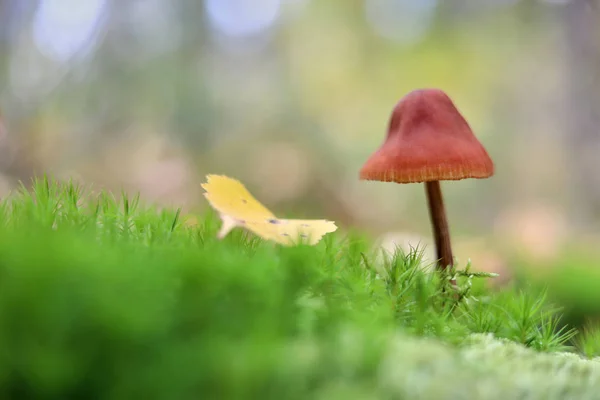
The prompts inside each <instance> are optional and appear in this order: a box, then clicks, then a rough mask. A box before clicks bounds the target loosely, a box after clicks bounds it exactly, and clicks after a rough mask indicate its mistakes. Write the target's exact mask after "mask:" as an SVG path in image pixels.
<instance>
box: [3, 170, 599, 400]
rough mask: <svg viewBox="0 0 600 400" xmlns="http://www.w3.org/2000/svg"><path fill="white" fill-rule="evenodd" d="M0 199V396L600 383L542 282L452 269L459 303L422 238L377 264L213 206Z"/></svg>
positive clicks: (338, 245)
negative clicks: (264, 236)
mask: <svg viewBox="0 0 600 400" xmlns="http://www.w3.org/2000/svg"><path fill="white" fill-rule="evenodd" d="M0 214H1V215H2V223H0V398H11V399H12V398H19V399H27V398H36V399H40V398H57V399H58V398H60V399H64V398H98V399H100V398H102V399H105V398H106V399H131V398H147V399H187V398H190V399H192V398H193V399H196V398H255V397H256V398H277V399H279V398H299V399H305V398H327V399H331V398H334V399H335V398H340V399H342V398H343V399H352V398H357V399H358V398H360V399H364V398H409V399H419V398H440V399H444V398H448V399H461V398H465V399H467V398H477V399H487V398H489V399H495V398H498V399H505V398H540V399H542V398H544V399H547V398H553V396H555V397H554V398H566V397H565V396H567V397H568V396H570V395H574V396H575V395H577V396H575V397H577V398H593V397H585V396H586V395H587V394H594V393H598V392H599V389H600V383H599V382H598V373H599V372H598V362H597V361H588V360H584V359H581V358H580V357H579V356H577V355H575V354H566V353H560V351H564V350H565V349H567V348H566V347H565V345H566V344H567V342H568V340H569V338H570V337H571V336H572V335H573V334H574V332H569V331H568V330H562V331H559V330H558V329H557V324H556V321H557V318H558V315H559V314H558V313H557V312H558V310H557V309H555V308H553V307H552V306H551V304H549V303H548V301H547V300H546V297H545V296H543V293H542V294H540V293H539V292H535V291H520V292H516V291H507V292H505V293H498V294H494V293H486V292H485V291H481V290H480V291H478V292H477V293H475V292H471V291H470V290H469V287H470V286H469V282H470V280H469V279H470V278H468V277H461V278H460V279H459V281H460V282H461V285H462V286H461V298H462V299H461V300H460V302H457V301H456V299H455V297H454V296H452V295H449V293H448V287H447V285H446V284H443V282H446V280H447V277H440V276H438V275H437V274H430V273H428V272H425V271H423V270H422V269H421V265H420V262H419V257H418V254H417V253H411V254H407V255H403V254H397V255H396V256H395V257H393V258H390V259H386V260H384V262H383V264H381V265H374V263H375V261H374V260H376V259H377V258H376V257H374V255H373V254H371V252H370V250H369V249H370V248H371V245H370V243H369V242H368V241H366V240H364V239H362V238H360V237H359V236H357V235H348V236H344V235H343V234H341V233H339V234H336V235H330V236H328V237H327V238H326V239H325V240H324V241H323V242H321V243H320V244H319V245H318V246H315V247H306V246H299V247H293V248H282V247H279V246H276V245H273V244H271V243H265V242H262V241H260V240H257V239H255V238H253V237H252V236H250V235H249V234H245V233H244V232H242V231H235V232H233V233H232V234H231V235H230V236H228V237H227V238H226V239H225V240H223V241H218V240H216V239H215V233H216V229H217V228H218V226H217V225H218V224H217V221H216V220H215V218H214V216H213V215H207V216H206V217H205V218H204V219H201V223H200V224H199V225H198V226H196V227H188V226H186V225H185V224H183V223H182V221H181V216H180V215H179V213H178V212H177V211H170V210H166V211H158V210H156V209H154V208H152V207H144V206H143V205H141V204H140V203H139V202H138V201H137V200H136V199H128V198H126V197H123V196H122V197H119V198H115V197H112V196H110V195H108V194H103V193H102V194H99V195H95V196H91V195H89V194H85V196H84V193H83V192H82V191H81V190H80V189H79V188H77V187H75V186H73V185H69V184H66V185H58V184H56V183H55V182H52V181H49V180H46V179H44V180H40V181H38V182H36V184H35V186H34V190H32V191H25V190H22V191H21V192H19V193H16V194H15V195H13V196H11V197H9V198H8V199H5V200H4V201H3V202H2V203H1V204H0ZM377 271H379V272H377ZM442 289H445V290H442ZM490 332H491V333H493V334H494V335H495V336H496V337H498V338H506V339H502V340H500V339H493V338H492V337H490V336H486V334H487V333H490ZM478 333H481V334H483V335H478ZM588 336H589V337H590V338H592V337H596V336H597V335H596V336H594V335H590V334H589V333H588ZM465 338H467V339H466V340H465ZM508 339H510V341H509V340H508ZM583 340H584V341H585V339H583ZM590 340H592V339H590ZM588 347H589V346H588ZM555 376H556V377H558V378H555ZM549 377H552V379H549ZM551 394H552V395H551ZM559 395H560V396H563V397H560V396H559ZM556 396H558V397H556Z"/></svg>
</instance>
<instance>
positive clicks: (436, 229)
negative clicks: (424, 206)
mask: <svg viewBox="0 0 600 400" xmlns="http://www.w3.org/2000/svg"><path fill="white" fill-rule="evenodd" d="M425 190H426V193H427V201H428V202H429V216H430V218H431V224H432V226H433V236H434V238H435V248H436V251H437V260H438V268H439V269H440V270H444V269H446V268H448V266H450V265H454V258H453V257H452V246H451V244H450V229H449V228H448V220H447V219H446V210H445V208H444V198H443V197H442V189H441V188H440V182H439V181H431V182H425ZM451 283H452V285H455V284H456V281H454V280H453V281H452V282H451Z"/></svg>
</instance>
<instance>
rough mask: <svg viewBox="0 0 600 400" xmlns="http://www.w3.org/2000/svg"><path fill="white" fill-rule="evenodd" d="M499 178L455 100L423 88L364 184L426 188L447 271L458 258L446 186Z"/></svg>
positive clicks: (402, 108)
mask: <svg viewBox="0 0 600 400" xmlns="http://www.w3.org/2000/svg"><path fill="white" fill-rule="evenodd" d="M493 174H494V163H493V162H492V160H491V159H490V157H489V155H488V153H487V152H486V150H485V148H484V147H483V146H482V145H481V143H479V141H478V140H477V138H476V137H475V135H474V134H473V131H472V130H471V128H470V126H469V124H468V123H467V121H466V120H465V119H464V117H463V116H462V115H461V114H460V112H459V111H458V110H457V108H456V106H455V105H454V103H453V102H452V100H451V99H450V97H448V95H446V93H444V92H443V91H441V90H439V89H419V90H415V91H413V92H411V93H409V94H407V95H406V96H405V97H404V98H403V99H401V100H400V102H398V104H396V107H395V108H394V110H393V112H392V117H391V119H390V123H389V127H388V133H387V137H386V139H385V142H384V143H383V145H382V146H381V147H380V148H379V149H378V150H377V151H376V152H375V153H374V154H373V155H372V156H371V157H370V158H369V159H368V160H367V162H366V163H365V165H364V166H363V167H362V169H361V170H360V179H361V180H372V181H381V182H396V183H416V182H424V183H425V192H426V195H427V200H428V203H429V216H430V218H431V223H432V226H433V235H434V239H435V246H436V255H437V260H438V261H437V266H438V268H439V269H440V270H444V269H446V268H448V267H449V266H451V265H454V259H453V256H452V247H451V244H450V230H449V228H448V221H447V219H446V211H445V209H444V200H443V197H442V191H441V188H440V181H442V180H460V179H466V178H478V179H482V178H488V177H490V176H492V175H493ZM452 283H453V284H454V282H452Z"/></svg>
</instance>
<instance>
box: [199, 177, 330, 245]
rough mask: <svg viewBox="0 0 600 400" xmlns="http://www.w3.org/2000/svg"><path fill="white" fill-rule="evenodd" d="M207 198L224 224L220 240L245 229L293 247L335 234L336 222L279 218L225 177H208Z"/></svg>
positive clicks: (314, 242) (313, 242) (266, 238)
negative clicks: (232, 232)
mask: <svg viewBox="0 0 600 400" xmlns="http://www.w3.org/2000/svg"><path fill="white" fill-rule="evenodd" d="M202 188H203V189H204V190H206V193H204V196H205V197H206V199H207V200H208V202H209V203H210V205H211V206H212V207H213V208H214V209H215V210H217V212H218V213H219V215H220V216H221V220H222V221H223V225H222V226H221V230H220V231H219V233H218V237H219V238H223V237H225V236H226V235H227V234H228V233H229V232H230V231H231V230H232V229H233V228H235V227H242V228H245V229H247V230H249V231H251V232H253V233H255V234H256V235H258V236H260V237H262V238H263V239H265V240H271V241H273V242H276V243H279V244H282V245H286V246H292V245H295V244H299V243H305V244H310V245H315V244H317V243H318V242H319V241H320V240H321V238H322V237H323V236H324V235H326V234H327V233H331V232H335V230H336V229H337V226H336V225H335V223H334V222H331V221H326V220H301V219H279V218H277V217H276V216H275V215H274V214H273V213H272V212H271V211H269V210H268V209H267V208H266V207H265V206H263V205H262V204H261V203H260V202H259V201H258V200H256V199H255V198H254V196H252V194H250V192H249V191H248V190H247V189H246V188H245V187H244V185H243V184H242V183H241V182H240V181H238V180H236V179H232V178H229V177H227V176H222V175H208V176H207V183H204V184H202Z"/></svg>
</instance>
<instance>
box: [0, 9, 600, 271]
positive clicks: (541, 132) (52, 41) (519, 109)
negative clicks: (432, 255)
mask: <svg viewBox="0 0 600 400" xmlns="http://www.w3.org/2000/svg"><path fill="white" fill-rule="evenodd" d="M421 87H439V88H441V89H443V90H445V91H446V92H447V93H448V94H449V95H450V96H451V97H452V98H453V99H454V101H455V103H456V105H457V106H458V108H459V109H460V110H461V112H462V113H463V114H464V115H465V117H466V118H467V120H468V121H469V122H470V123H471V125H472V127H473V129H474V131H475V133H476V135H477V136H478V138H479V139H480V140H481V141H482V143H483V144H484V145H485V146H486V148H487V149H488V151H489V153H490V155H491V156H492V158H493V160H494V161H495V164H496V171H497V172H496V175H495V176H494V177H492V178H491V179H488V180H465V181H460V182H447V183H445V184H444V185H443V190H444V193H445V196H446V201H447V206H448V213H449V218H450V224H451V227H452V230H453V233H454V244H455V247H456V250H455V252H456V256H457V257H458V259H459V262H461V264H464V263H465V262H466V261H467V258H471V259H472V261H473V263H474V265H475V266H477V268H478V269H484V270H488V271H499V272H502V273H504V276H508V275H510V271H511V269H514V267H511V266H512V265H514V264H515V262H517V261H516V260H518V262H519V263H520V264H522V265H525V264H527V265H538V266H541V267H542V268H548V267H549V266H552V265H561V263H564V262H567V261H568V259H569V258H568V257H567V256H566V255H565V254H569V252H573V251H575V252H578V253H580V254H584V255H586V254H589V257H587V256H586V257H587V258H585V257H584V258H585V259H586V260H588V261H587V264H589V266H596V265H598V264H599V263H598V260H597V257H596V256H595V255H594V250H595V246H597V242H598V238H599V236H600V235H597V231H598V227H599V226H600V173H599V172H600V156H599V155H600V131H599V128H598V126H600V124H599V122H600V121H599V120H600V3H599V2H597V1H592V0H570V1H569V0H545V1H542V0H522V1H518V0H360V1H359V0H335V1H334V0H329V1H325V0H204V1H200V0H0V109H1V110H2V115H3V118H4V123H5V125H6V129H5V130H4V131H2V134H1V136H0V171H1V175H0V193H2V194H6V193H8V192H9V191H10V189H11V188H14V187H15V186H16V185H17V183H18V181H19V180H21V181H25V182H28V181H29V179H30V178H31V177H32V176H35V175H39V174H41V173H51V174H53V175H54V176H56V177H58V178H60V179H68V178H73V179H76V180H77V181H81V182H84V183H87V184H93V185H94V187H96V188H107V189H110V190H115V191H117V190H120V189H121V188H124V189H125V190H126V191H129V192H138V191H139V192H141V195H142V198H143V199H145V200H146V201H148V202H153V203H155V204H158V205H165V206H183V207H184V209H185V210H186V211H187V212H201V211H202V210H204V209H205V208H206V207H207V204H206V202H205V201H204V200H203V198H202V195H201V190H200V187H199V184H200V183H201V181H203V179H204V175H205V174H207V173H223V174H227V175H230V176H233V177H236V178H239V179H240V180H242V181H243V182H244V183H246V184H247V186H248V187H249V189H250V190H251V191H252V192H253V193H254V194H255V195H256V196H257V197H258V198H259V199H260V200H262V201H263V202H264V203H265V204H266V205H268V207H269V208H271V209H272V210H273V211H274V212H275V213H276V214H278V215H279V214H280V215H284V216H294V217H303V218H328V219H333V220H335V221H337V222H338V223H339V225H340V226H341V227H342V228H343V229H346V228H358V229H362V230H365V231H367V232H369V233H371V234H372V235H374V236H379V237H381V238H382V239H381V240H382V241H383V242H384V245H387V246H389V245H390V243H398V244H400V245H403V246H406V245H407V243H410V244H412V245H416V244H418V243H422V244H426V245H431V239H430V231H429V229H430V228H429V219H428V215H427V210H426V203H425V198H424V193H423V192H424V190H423V187H422V185H396V184H383V183H366V182H360V181H359V180H358V170H359V169H360V167H361V165H362V163H363V162H364V161H366V159H367V157H368V156H369V155H370V154H371V153H372V152H373V151H375V150H376V148H377V147H378V146H379V145H380V144H381V142H382V141H383V139H384V136H385V133H386V127H387V123H388V117H389V114H390V111H391V109H392V107H393V106H394V104H395V103H396V102H397V101H398V100H399V99H400V98H401V97H402V96H403V95H405V94H406V93H407V92H408V91H410V90H413V89H416V88H421ZM429 248H430V249H431V246H429ZM578 259H581V257H579V258H578ZM565 260H567V261H565Z"/></svg>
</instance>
